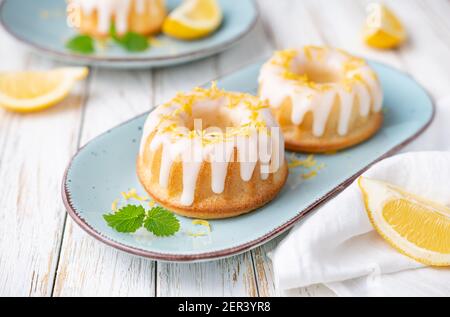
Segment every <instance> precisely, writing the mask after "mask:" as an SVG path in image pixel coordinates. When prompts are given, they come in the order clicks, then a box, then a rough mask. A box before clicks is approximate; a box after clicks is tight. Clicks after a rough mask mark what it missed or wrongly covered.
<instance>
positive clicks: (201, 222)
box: [192, 219, 211, 232]
mask: <svg viewBox="0 0 450 317" xmlns="http://www.w3.org/2000/svg"><path fill="white" fill-rule="evenodd" d="M192 224H193V225H200V226H204V227H206V228H208V232H211V225H210V224H209V222H208V221H206V220H202V219H194V220H192Z"/></svg>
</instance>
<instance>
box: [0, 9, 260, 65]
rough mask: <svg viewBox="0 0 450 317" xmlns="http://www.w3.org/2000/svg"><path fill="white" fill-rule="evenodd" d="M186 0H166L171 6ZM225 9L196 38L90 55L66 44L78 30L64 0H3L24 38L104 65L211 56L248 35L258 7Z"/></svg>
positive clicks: (2, 12)
mask: <svg viewBox="0 0 450 317" xmlns="http://www.w3.org/2000/svg"><path fill="white" fill-rule="evenodd" d="M0 2H1V1H0ZM180 2H181V0H166V3H167V6H168V8H169V10H171V9H173V8H175V7H176V6H177V5H179V4H180ZM219 3H220V6H221V8H222V11H223V16H224V20H223V23H222V26H221V27H220V28H219V30H217V31H216V32H215V33H214V34H212V35H211V36H209V37H206V38H204V39H201V40H197V41H177V40H174V39H171V38H169V37H166V36H164V35H159V36H158V37H157V38H156V39H157V42H158V43H159V44H158V45H154V46H153V47H151V48H149V49H148V50H146V51H144V52H140V53H129V52H126V51H124V50H123V49H122V48H120V47H118V46H117V45H112V46H111V47H108V49H107V50H104V51H99V50H97V53H94V54H91V55H81V54H76V53H73V52H71V51H70V50H68V49H66V48H65V43H66V41H67V40H68V39H70V38H71V37H73V36H74V35H75V34H76V32H75V30H74V29H72V28H70V27H69V26H68V25H67V22H66V13H65V12H66V2H65V1H63V0H39V1H36V0H4V1H3V2H1V3H0V22H1V23H2V24H3V26H4V27H5V29H6V30H7V31H8V32H9V33H10V34H11V35H12V36H14V37H15V38H16V39H18V40H19V41H21V42H23V43H25V44H27V45H29V46H30V47H32V48H35V49H37V50H38V51H41V52H43V53H45V54H46V55H48V56H51V57H54V58H57V59H61V60H64V61H67V62H71V63H74V64H83V65H85V64H88V65H96V66H104V67H126V68H139V67H161V66H170V65H176V64H180V63H185V62H188V61H192V60H196V59H200V58H204V57H207V56H211V55H213V54H216V53H218V52H221V51H223V50H225V49H227V48H229V47H230V46H232V45H233V44H235V43H236V42H237V41H238V40H239V39H241V38H242V37H243V36H244V35H246V34H247V33H248V32H249V31H250V30H251V29H252V28H253V26H254V25H255V23H256V20H257V18H258V11H257V9H256V6H255V5H254V3H253V0H231V1H230V0H219Z"/></svg>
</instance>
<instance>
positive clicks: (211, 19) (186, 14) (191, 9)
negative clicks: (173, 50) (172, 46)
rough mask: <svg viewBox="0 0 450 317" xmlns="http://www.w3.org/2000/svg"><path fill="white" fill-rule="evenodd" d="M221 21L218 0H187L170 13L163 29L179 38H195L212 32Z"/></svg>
mask: <svg viewBox="0 0 450 317" xmlns="http://www.w3.org/2000/svg"><path fill="white" fill-rule="evenodd" d="M221 22H222V11H221V10H220V6H219V5H218V3H217V0H186V1H184V2H183V3H182V4H181V5H180V6H179V7H177V8H176V9H175V10H173V11H172V12H171V13H170V14H169V16H168V17H167V18H166V20H165V21H164V24H163V28H162V30H163V32H164V33H165V34H167V35H169V36H171V37H174V38H177V39H181V40H194V39H198V38H201V37H205V36H207V35H209V34H211V33H212V32H214V31H215V30H216V29H217V28H218V27H219V26H220V23H221Z"/></svg>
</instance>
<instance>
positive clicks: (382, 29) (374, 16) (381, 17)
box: [364, 3, 406, 49]
mask: <svg viewBox="0 0 450 317" xmlns="http://www.w3.org/2000/svg"><path fill="white" fill-rule="evenodd" d="M368 9H369V15H368V16H367V19H366V24H365V27H364V41H365V42H366V43H367V45H369V46H371V47H374V48H380V49H389V48H394V47H397V46H399V45H400V44H402V43H403V42H404V41H405V38H406V32H405V29H404V28H403V25H402V23H401V22H400V20H399V19H398V18H397V17H396V16H395V14H394V13H393V12H392V11H391V10H389V9H388V8H387V7H385V6H384V5H381V4H379V3H374V4H371V6H370V7H369V8H368Z"/></svg>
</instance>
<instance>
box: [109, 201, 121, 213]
mask: <svg viewBox="0 0 450 317" xmlns="http://www.w3.org/2000/svg"><path fill="white" fill-rule="evenodd" d="M118 203H119V199H114V201H113V202H112V203H111V210H112V211H117V204H118Z"/></svg>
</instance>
